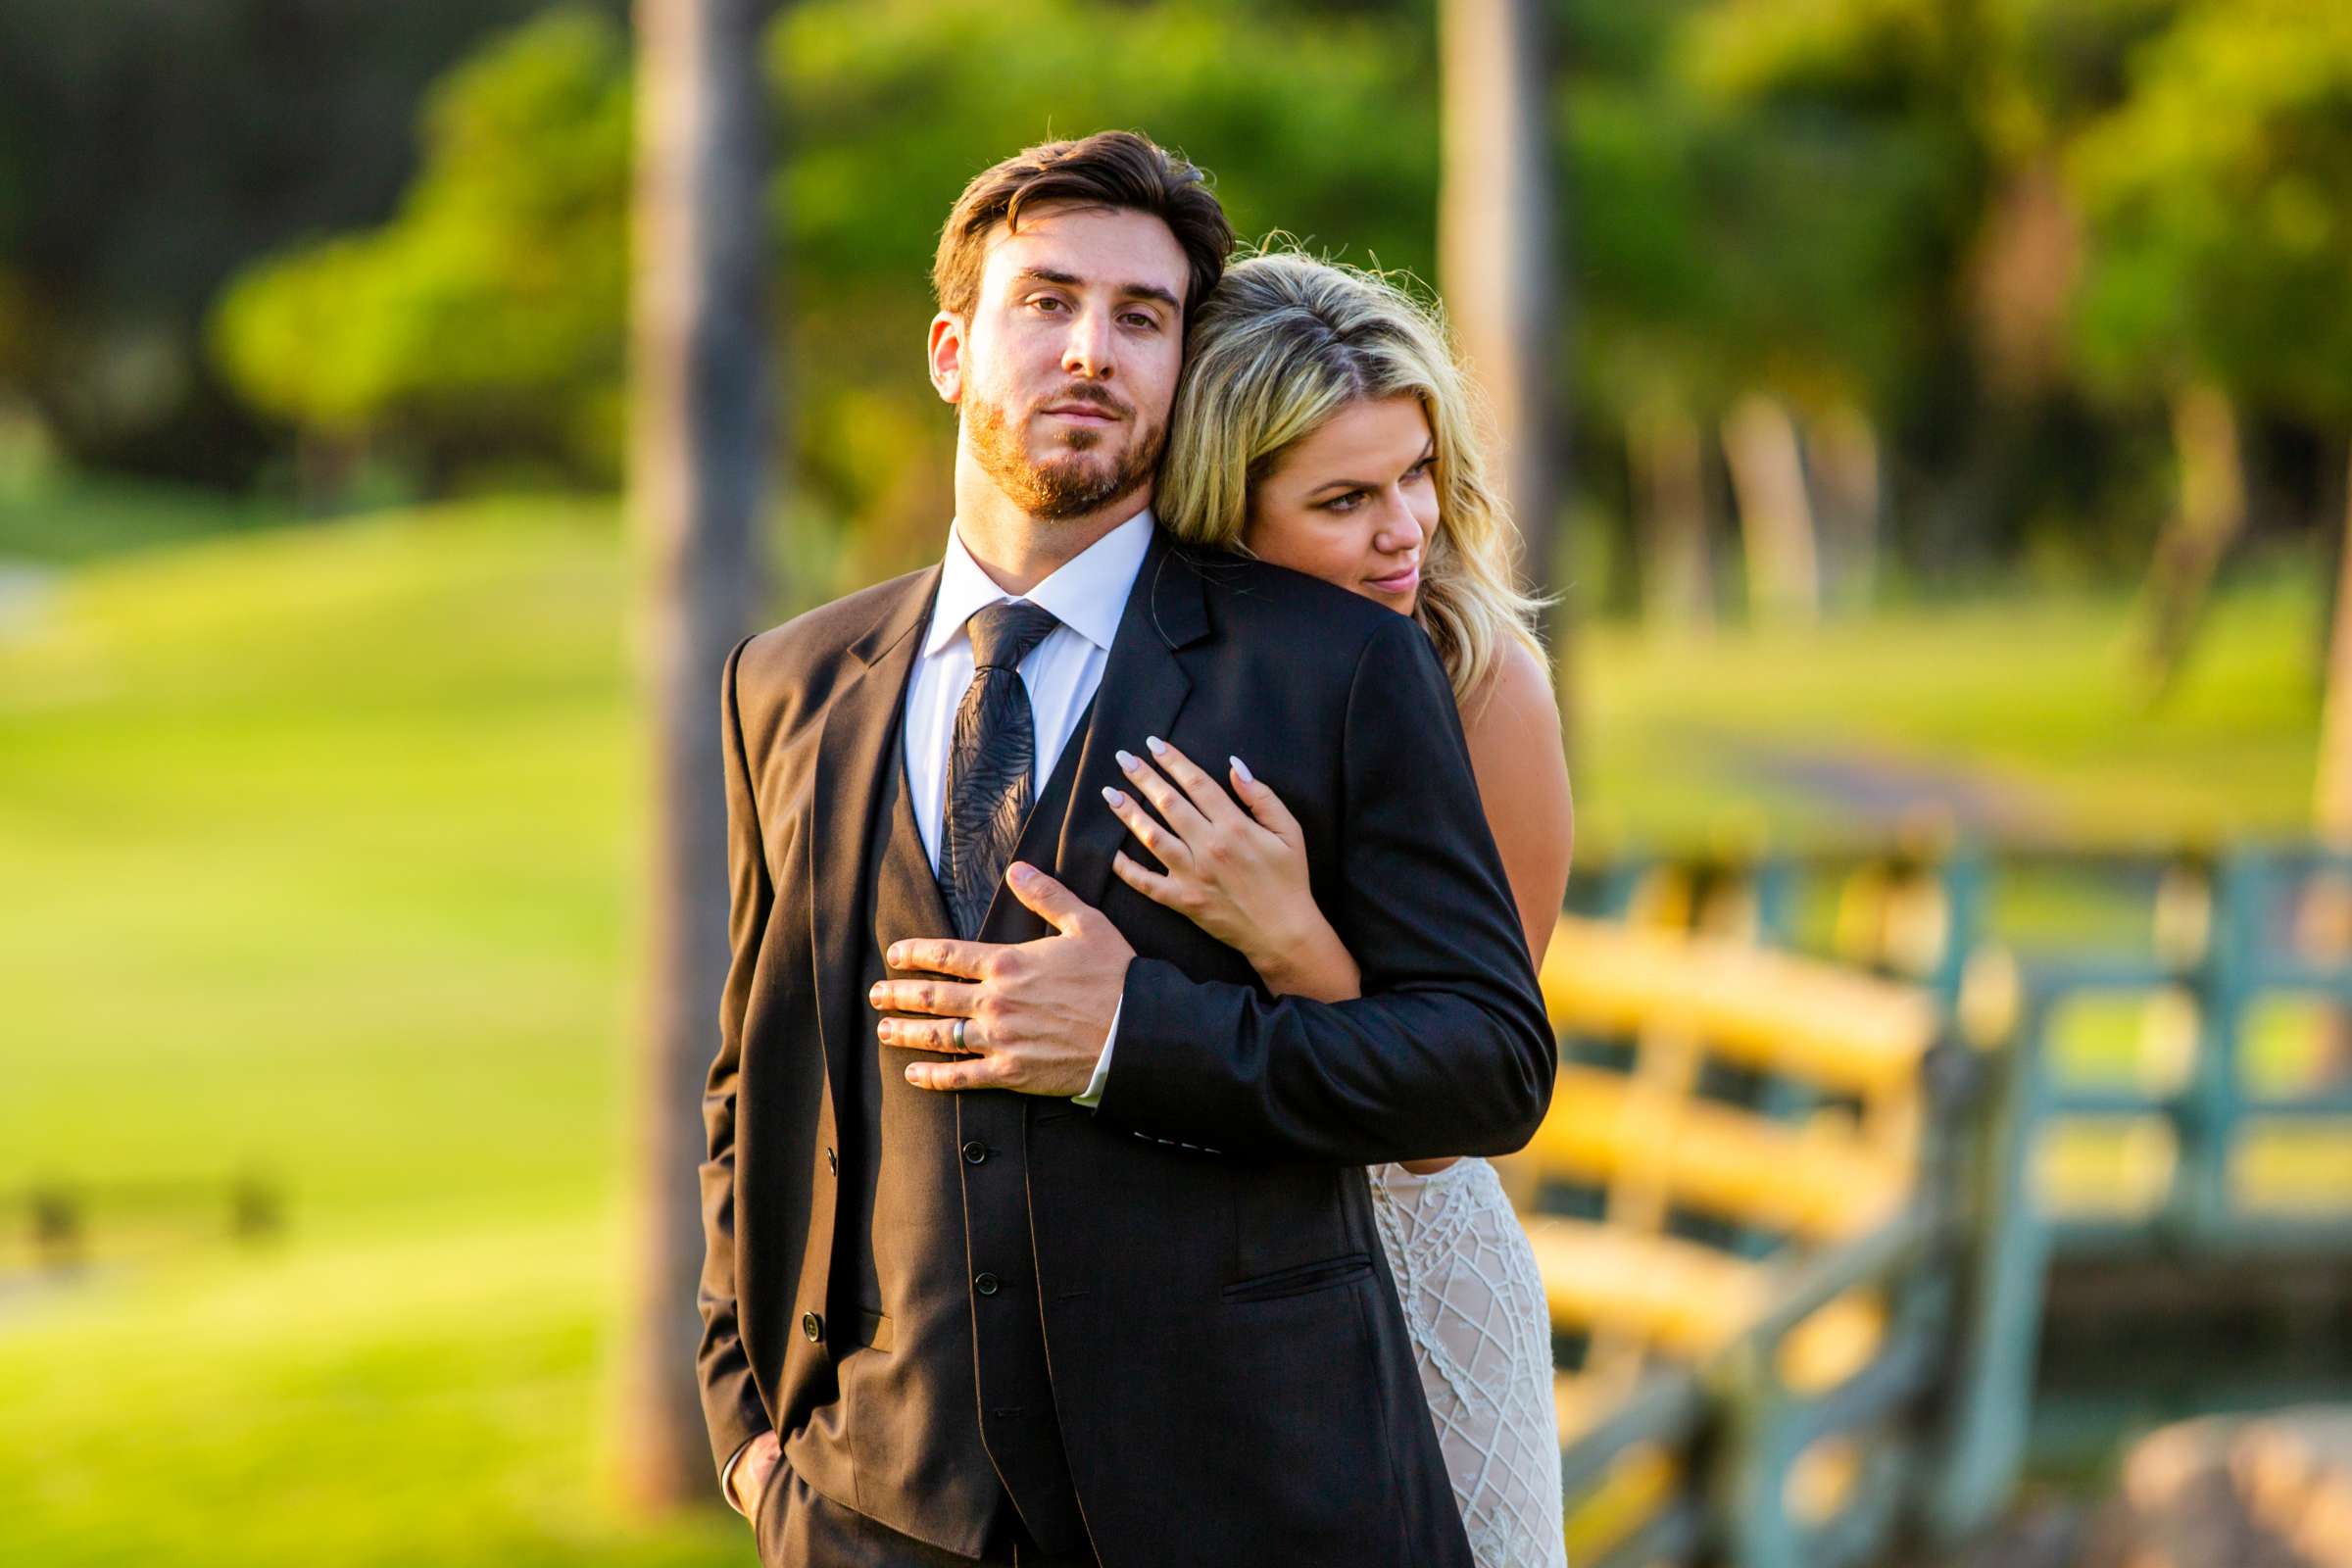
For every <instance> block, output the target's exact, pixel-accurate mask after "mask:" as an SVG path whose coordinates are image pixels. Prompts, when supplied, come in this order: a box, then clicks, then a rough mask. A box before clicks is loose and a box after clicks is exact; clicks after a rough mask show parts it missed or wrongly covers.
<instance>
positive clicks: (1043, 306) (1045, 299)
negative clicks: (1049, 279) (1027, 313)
mask: <svg viewBox="0 0 2352 1568" xmlns="http://www.w3.org/2000/svg"><path fill="white" fill-rule="evenodd" d="M1029 303H1030V304H1031V305H1033V306H1035V307H1036V308H1037V309H1039V310H1041V311H1044V310H1055V311H1058V310H1060V309H1061V301H1059V300H1057V299H1055V298H1054V296H1053V295H1051V294H1040V295H1039V296H1038V297H1037V298H1036V299H1033V300H1031V301H1030V302H1029Z"/></svg>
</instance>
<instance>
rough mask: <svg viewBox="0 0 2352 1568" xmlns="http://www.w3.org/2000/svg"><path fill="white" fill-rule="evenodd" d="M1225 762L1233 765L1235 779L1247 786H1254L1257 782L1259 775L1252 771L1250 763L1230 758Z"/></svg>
mask: <svg viewBox="0 0 2352 1568" xmlns="http://www.w3.org/2000/svg"><path fill="white" fill-rule="evenodd" d="M1225 760H1227V761H1228V762H1231V763H1232V764H1233V776H1234V777H1236V778H1238V779H1240V780H1241V781H1242V782H1243V783H1245V784H1254V783H1256V782H1257V775H1256V774H1255V773H1252V772H1250V764H1249V763H1248V762H1245V761H1243V760H1241V759H1240V758H1238V757H1228V758H1227V759H1225Z"/></svg>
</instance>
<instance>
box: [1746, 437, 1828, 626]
mask: <svg viewBox="0 0 2352 1568" xmlns="http://www.w3.org/2000/svg"><path fill="white" fill-rule="evenodd" d="M1723 455H1724V458H1725V459H1726V461H1728V462H1729V463H1730V465H1731V469H1732V489H1733V491H1734V492H1735V493H1736V494H1737V495H1738V496H1739V498H1740V540H1741V542H1742V543H1743V544H1744V545H1745V546H1746V550H1747V609H1748V614H1749V616H1750V617H1751V618H1752V619H1754V620H1756V621H1757V622H1759V623H1762V622H1770V621H1790V620H1793V621H1799V622H1803V623H1806V624H1810V623H1811V622H1813V621H1815V620H1818V619H1819V618H1820V615H1821V566H1820V560H1819V555H1818V552H1817V551H1816V549H1815V547H1814V539H1813V503H1812V500H1811V498H1810V497H1809V496H1808V495H1807V494H1806V491H1805V465H1804V459H1803V457H1802V455H1801V454H1800V453H1799V452H1798V451H1797V446H1796V425H1795V423H1794V422H1793V421H1792V420H1790V419H1789V411H1788V410H1787V409H1785V408H1783V407H1782V406H1781V403H1780V400H1779V399H1777V398H1769V397H1766V396H1764V395H1763V394H1761V393H1750V394H1749V395H1748V396H1746V397H1744V398H1741V399H1740V402H1739V404H1738V406H1736V407H1735V408H1734V409H1733V410H1732V412H1731V416H1730V417H1728V418H1726V419H1725V420H1724V421H1723Z"/></svg>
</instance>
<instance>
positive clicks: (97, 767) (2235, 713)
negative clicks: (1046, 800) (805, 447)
mask: <svg viewBox="0 0 2352 1568" xmlns="http://www.w3.org/2000/svg"><path fill="white" fill-rule="evenodd" d="M124 528H125V530H126V531H133V532H139V533H140V534H141V538H140V541H139V542H140V543H141V544H142V545H143V546H144V548H140V549H137V550H135V551H131V552H129V553H119V552H115V551H111V550H109V551H94V552H92V553H90V554H89V555H88V556H84V557H75V558H73V560H74V561H75V562H76V564H72V565H70V566H69V567H68V569H66V570H65V571H64V572H63V573H62V574H61V575H60V576H59V577H58V578H57V579H56V580H55V584H54V589H53V591H52V592H51V593H50V594H49V596H48V597H46V598H45V599H44V600H42V601H41V602H40V603H39V604H37V605H36V606H34V607H33V608H31V609H29V610H25V609H20V610H18V611H17V612H16V613H14V614H13V616H12V617H10V618H5V619H0V867H5V869H6V875H7V878H8V886H9V890H10V893H11V895H12V896H11V897H9V898H8V899H6V900H0V954H5V955H7V970H6V992H5V996H6V1000H5V1013H4V1014H0V1016H4V1017H5V1022H4V1023H0V1193H15V1192H19V1191H21V1190H23V1189H24V1188H25V1186H26V1185H27V1184H28V1183H31V1182H34V1181H38V1180H45V1179H62V1180H76V1179H90V1178H100V1177H104V1178H108V1179H121V1178H124V1177H128V1176H139V1175H148V1176H156V1177H183V1176H198V1177H218V1176H224V1175H226V1174H228V1173H229V1172H231V1171H234V1170H237V1169H241V1168H247V1167H251V1168H255V1169H259V1170H262V1171H265V1172H267V1173H269V1174H270V1176H271V1177H272V1179H274V1180H275V1181H277V1182H278V1183H280V1184H281V1185H282V1187H283V1189H284V1190H285V1192H286V1193H287V1195H288V1221H289V1229H288V1231H287V1234H286V1235H285V1237H284V1238H283V1239H282V1241H280V1242H279V1243H278V1244H277V1245H276V1246H274V1247H273V1248H271V1249H269V1250H264V1251H260V1252H238V1251H234V1250H227V1249H225V1248H219V1247H214V1246H208V1245H204V1244H198V1243H190V1244H187V1245H185V1246H182V1247H180V1248H178V1249H177V1250H171V1251H167V1252H164V1253H160V1254H156V1255H153V1256H149V1257H145V1258H143V1259H141V1260H137V1261H133V1262H125V1263H123V1264H122V1265H121V1266H119V1267H114V1268H102V1269H101V1270H99V1271H98V1272H97V1274H96V1275H95V1276H94V1277H93V1278H91V1279H89V1280H88V1281H86V1282H83V1283H80V1284H77V1285H73V1286H70V1287H62V1288H43V1289H40V1290H28V1289H26V1288H24V1287H23V1286H21V1285H19V1286H9V1285H8V1284H7V1283H6V1282H5V1281H0V1410H5V1411H6V1412H7V1419H6V1420H5V1421H0V1563H9V1564H15V1563H27V1564H41V1565H44V1568H50V1565H57V1568H64V1565H73V1564H98V1563H117V1562H120V1563H123V1564H130V1563H138V1564H142V1565H146V1564H154V1563H172V1564H210V1563H221V1564H230V1563H233V1564H238V1565H269V1568H275V1565H280V1564H283V1565H287V1568H292V1565H296V1564H300V1565H302V1568H315V1565H316V1564H319V1563H330V1564H335V1565H338V1568H341V1565H347V1564H377V1563H381V1564H385V1565H387V1568H389V1565H392V1564H401V1565H414V1564H423V1563H432V1564H475V1563H479V1564H484V1565H488V1564H493V1563H495V1564H501V1565H517V1564H537V1563H547V1564H557V1563H564V1564H577V1563H599V1564H602V1563H611V1564H649V1565H650V1564H694V1563H711V1564H717V1563H741V1562H746V1561H748V1560H749V1558H750V1543H749V1537H748V1533H747V1532H745V1531H744V1530H743V1529H742V1527H741V1526H740V1524H739V1523H738V1522H736V1521H735V1520H733V1518H732V1517H731V1516H728V1515H723V1514H721V1515H717V1516H714V1517H711V1518H702V1519H689V1520H684V1521H680V1522H677V1523H674V1524H670V1525H664V1526H647V1525H643V1524H633V1523H630V1522H629V1521H627V1520H626V1519H624V1518H623V1517H622V1515H621V1514H620V1512H619V1511H618V1510H617V1508H615V1507H614V1506H613V1504H612V1503H611V1502H610V1500H609V1494H610V1490H611V1489H610V1488H609V1486H607V1485H606V1484H605V1477H606V1474H607V1472H606V1470H605V1468H604V1467H605V1465H606V1464H607V1463H608V1453H609V1450H608V1448H607V1447H606V1446H605V1445H606V1438H605V1434H606V1433H608V1432H609V1423H608V1421H607V1414H608V1412H609V1410H610V1408H611V1405H612V1400H611V1397H610V1394H609V1389H610V1377H611V1369H610V1366H609V1365H608V1363H607V1359H606V1356H607V1352H608V1349H609V1348H610V1347H611V1346H612V1345H613V1343H614V1330H615V1328H616V1325H617V1320H618V1312H619V1304H618V1303H619V1300H620V1292H619V1290H618V1288H617V1279H618V1270H619V1269H620V1267H621V1260H622V1255H623V1254H622V1248H621V1245H620V1233H619V1220H618V1215H619V1214H620V1212H621V1208H622V1198H623V1189H622V1176H623V1157H624V1151H625V1148H626V1142H627V1140H626V1136H625V1126H626V1124H625V1117H624V1114H623V1106H622V1105H621V1103H620V1088H621V1085H622V1083H623V1082H624V1077H623V1072H622V1066H623V1061H624V1055H623V1053H624V1041H623V1027H624V1023H623V1021H624V1019H625V1018H626V1017H627V1012H628V1002H629V986H630V980H629V976H630V968H629V959H630V955H631V953H632V952H633V946H634V945H633V934H634V933H633V917H632V912H631V908H632V907H631V894H630V890H631V886H632V876H633V867H634V865H635V858H636V854H637V834H636V829H635V823H636V821H637V818H638V814H639V811H640V809H641V805H642V793H641V790H640V787H639V775H638V772H637V768H636V760H635V759H636V755H637V749H636V740H637V725H636V719H635V717H634V715H633V709H632V705H631V703H630V701H629V699H628V693H627V684H626V668H625V662H624V655H625V649H626V646H627V642H626V635H625V627H626V621H625V592H624V590H625V584H624V576H623V573H624V560H623V553H622V550H621V547H620V542H619V536H618V531H617V527H616V524H615V521H614V518H613V512H612V509H611V507H610V506H609V505H606V504H601V503H578V504H565V503H553V502H535V503H529V504H523V503H506V504H497V505H482V506H476V507H468V508H457V509H448V510H441V511H435V512H429V513H419V514H408V515H382V516H372V517H367V518H360V519H354V520H348V521H343V522H338V523H334V524H331V525H321V526H317V527H303V528H280V529H268V530H254V529H247V528H242V527H239V528H233V529H228V530H226V531H217V530H216V531H212V532H211V533H210V536H209V537H192V538H184V539H181V540H180V542H177V543H165V542H159V540H158V539H156V538H154V537H150V535H152V534H154V533H156V532H157V531H158V530H159V529H160V530H161V531H162V532H165V533H169V532H171V529H169V528H167V527H164V525H162V524H155V525H154V526H152V527H150V526H146V525H140V526H139V527H137V528H133V527H132V526H131V525H130V524H125V525H124ZM100 531H103V530H100ZM186 531H187V532H188V533H189V534H191V535H195V534H203V533H205V532H207V530H204V529H201V528H198V527H196V526H194V525H193V524H191V525H190V526H189V528H188V529H187V530H186ZM0 553H5V552H0ZM53 558H54V553H53ZM2313 613H2316V612H2315V611H2314V609H2313V607H2312V604H2311V601H2310V598H2309V596H2308V595H2307V594H2305V593H2303V592H2301V591H2299V590H2298V589H2296V588H2295V587H2294V586H2293V585H2292V584H2291V583H2279V584H2276V585H2273V586H2270V587H2266V588H2261V589H2258V590H2253V591H2249V592H2246V593H2243V594H2240V595H2238V596H2235V597H2233V598H2231V599H2230V600H2229V601H2227V602H2225V603H2224V604H2223V605H2222V606H2221V607H2220V608H2219V610H2218V611H2217V613H2216V617H2215V620H2214V622H2213V625H2212V629H2211V633H2210V635H2209V636H2208V637H2207V639H2206V642H2205V646H2204V651H2203V653H2202V654H2201V656H2200V658H2199V660H2198V662H2197V663H2196V664H2195V666H2194V667H2193V668H2192V669H2191V671H2190V672H2189V676H2188V678H2187V680H2186V682H2185V684H2184V685H2183V687H2182V690H2181V691H2180V694H2179V696H2178V698H2177V700H2176V702H2175V703H2174V704H2173V705H2172V706H2171V707H2170V708H2168V709H2166V710H2164V711H2160V712H2157V713H2153V714H2149V713H2142V712H2140V711H2137V710H2136V709H2135V708H2134V706H2133V705H2132V703H2131V700H2130V698H2129V695H2128V693H2129V687H2128V684H2127V682H2126V680H2125V678H2124V665H2123V662H2122V661H2121V659H2120V657H2118V654H2117V649H2118V646H2119V641H2120V637H2121V634H2122V630H2123V627H2124V623H2125V622H2124V609H2123V607H2122V606H2121V605H2120V603H2111V602H2106V601H2067V602H2038V603H2034V604H2027V605H1988V606H1984V607H1975V608H1958V609H1951V610H1943V611H1936V612H1920V613H1908V614H1905V615H1903V616H1901V617H1891V618H1887V619H1882V620H1876V621H1864V622H1855V623H1848V624H1842V625H1839V626H1836V627H1833V628H1830V629H1827V630H1824V631H1822V632H1819V633H1816V634H1813V635H1810V636H1796V635H1780V636H1773V637H1750V636H1736V635H1725V636H1723V637H1721V638H1719V639H1717V640H1716V641H1714V642H1712V643H1709V644H1692V645H1663V644H1659V643H1656V642H1654V641H1649V640H1645V639H1643V638H1642V637H1641V636H1640V635H1639V634H1637V633H1634V632H1631V631H1621V630H1614V629H1609V628H1598V629H1595V630H1593V631H1592V632H1591V633H1590V635H1589V636H1588V637H1587V638H1586V640H1585V642H1584V643H1583V645H1582V646H1581V648H1580V650H1579V655H1580V660H1581V670H1580V679H1579V691H1580V696H1581V700H1582V704H1583V711H1584V712H1585V713H1586V715H1587V716H1588V719H1589V729H1588V732H1587V736H1586V740H1585V743H1584V752H1583V754H1582V757H1581V758H1580V761H1579V779H1578V782H1579V790H1580V805H1581V809H1582V813H1583V816H1582V820H1583V824H1584V833H1585V835H1586V839H1587V842H1588V843H1596V844H1597V843H1603V842H1617V843H1632V842H1636V841H1649V842H1657V841H1672V840H1677V839H1683V838H1689V837H1691V836H1698V835H1705V834H1707V833H1710V832H1714V831H1716V830H1717V829H1718V828H1719V827H1721V826H1722V825H1723V824H1725V823H1727V822H1730V823H1740V822H1742V821H1745V820H1749V819H1753V820H1755V821H1757V822H1760V823H1762V824H1763V825H1765V826H1766V827H1768V828H1770V829H1772V830H1774V831H1779V832H1785V833H1788V834H1791V835H1796V836H1806V835H1829V836H1843V835H1846V834H1850V833H1851V832H1853V831H1855V830H1856V828H1857V824H1858V822H1859V821H1860V819H1859V818H1858V817H1857V816H1856V814H1855V812H1854V811H1853V810H1852V809H1850V806H1849V805H1848V804H1845V803H1841V802H1840V801H1839V800H1837V799H1825V798H1823V797H1821V796H1820V795H1818V794H1815V793H1809V792H1807V791H1806V790H1805V789H1803V788H1801V787H1799V786H1798V785H1796V784H1793V783H1791V782H1790V778H1791V777H1792V775H1791V774H1790V773H1789V766H1788V764H1789V761H1790V760H1808V759H1810V760H1816V761H1818V760H1822V759H1829V760H1832V761H1833V762H1835V764H1836V765H1837V766H1838V767H1840V768H1845V769H1848V770H1855V769H1860V770H1863V771H1867V770H1869V769H1872V768H1893V769H1897V770H1909V772H1910V773H1911V774H1914V775H1924V774H1930V773H1934V774H1951V775H1954V776H1960V775H1965V776H1966V777H1967V778H1969V779H1971V780H1975V781H1980V782H1985V783H1986V784H1987V787H1997V789H1999V790H2001V791H2005V792H2008V794H2007V795H2005V796H2004V797H2003V798H2004V799H2009V798H2012V797H2014V799H2015V800H2017V801H2020V802H2024V803H2026V806H2025V807H2022V808H2020V809H2031V810H2032V811H2034V812H2037V813H2041V817H2042V819H2043V820H2045V821H2046V823H2047V824H2048V825H2049V826H2050V828H2051V830H2052V831H2057V832H2078V831H2079V832H2090V833H2094V834H2096V835H2097V836H2099V837H2102V838H2114V837H2118V836H2133V835H2138V836H2161V835H2165V834H2169V833H2173V832H2178V831H2182V830H2188V829H2194V828H2200V827H2219V828H2263V829H2268V828H2285V827H2291V826H2292V825H2293V824H2295V823H2296V822H2298V821H2299V820H2300V818H2301V815H2302V811H2303V809H2304V807H2303V803H2304V800H2305V797H2306V794H2307V791H2308V783H2307V781H2308V778H2309V772H2310V765H2311V756H2312V736H2313V730H2314V727H2315V704H2314V700H2313V694H2312V692H2311V691H2310V689H2309V683H2308V678H2307V664H2306V658H2307V648H2308V636H2309V632H2308V628H2309V624H2310V616H2311V615H2312V614H2313ZM99 1240H100V1250H101V1252H102V1253H103V1252H104V1251H105V1236H104V1234H103V1232H102V1233H101V1235H100V1238H99ZM0 1255H5V1252H4V1251H0Z"/></svg>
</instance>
